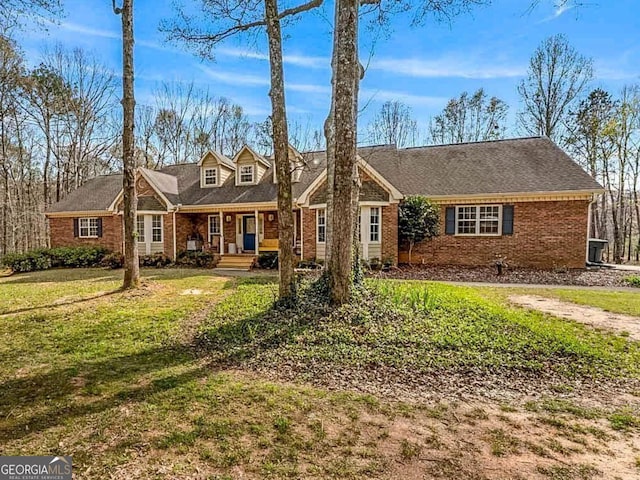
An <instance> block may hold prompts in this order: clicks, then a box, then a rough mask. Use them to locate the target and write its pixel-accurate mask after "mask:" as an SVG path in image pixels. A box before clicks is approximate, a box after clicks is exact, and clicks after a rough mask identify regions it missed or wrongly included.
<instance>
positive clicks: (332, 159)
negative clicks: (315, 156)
mask: <svg viewBox="0 0 640 480" xmlns="http://www.w3.org/2000/svg"><path fill="white" fill-rule="evenodd" d="M337 24H338V9H337V8H336V9H335V12H334V25H337ZM338 48H339V45H338V36H337V35H334V36H333V53H332V55H331V91H332V92H333V91H335V88H336V63H337V58H338ZM335 103H336V101H335V95H331V106H330V107H329V114H328V115H327V119H326V120H325V122H324V137H325V140H326V149H325V151H326V157H327V210H326V212H327V218H326V219H325V220H326V228H325V230H326V231H325V248H324V255H325V256H324V261H325V265H329V263H330V261H331V251H332V248H331V246H332V244H333V182H334V178H335V168H336V132H335Z"/></svg>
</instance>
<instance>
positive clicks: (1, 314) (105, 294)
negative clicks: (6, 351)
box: [0, 289, 122, 318]
mask: <svg viewBox="0 0 640 480" xmlns="http://www.w3.org/2000/svg"><path fill="white" fill-rule="evenodd" d="M116 293H122V290H121V289H117V290H111V291H110V292H102V293H99V294H97V295H92V296H90V297H84V298H78V299H76V300H69V301H66V302H55V303H52V304H50V305H37V306H35V307H24V308H17V309H15V310H0V318H2V317H7V316H9V315H17V314H19V313H25V312H32V311H34V310H42V309H51V308H56V307H64V306H69V305H77V304H80V303H84V302H88V301H91V300H97V299H99V298H104V297H109V296H111V295H115V294H116Z"/></svg>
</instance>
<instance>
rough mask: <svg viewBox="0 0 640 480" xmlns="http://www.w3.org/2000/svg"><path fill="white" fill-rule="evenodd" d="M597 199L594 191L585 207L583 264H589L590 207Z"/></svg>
mask: <svg viewBox="0 0 640 480" xmlns="http://www.w3.org/2000/svg"><path fill="white" fill-rule="evenodd" d="M596 201H597V195H596V194H595V193H594V194H592V195H591V201H590V202H589V206H588V208H587V246H586V252H585V265H589V236H590V235H591V209H592V207H593V204H594V203H595V202H596Z"/></svg>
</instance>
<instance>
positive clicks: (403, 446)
mask: <svg viewBox="0 0 640 480" xmlns="http://www.w3.org/2000/svg"><path fill="white" fill-rule="evenodd" d="M120 275H121V273H119V272H116V273H113V272H107V271H103V270H91V269H86V270H74V271H48V272H42V273H34V274H27V275H16V276H11V277H6V278H2V279H0V311H1V312H2V313H0V358H1V359H2V361H1V362H0V452H1V453H2V454H4V455H13V454H15V455H27V454H61V453H63V454H70V455H73V460H74V468H75V477H74V478H79V479H85V478H86V479H104V478H136V479H138V478H144V479H146V478H149V479H151V478H154V479H155V478H158V479H160V478H162V479H167V478H168V479H178V478H179V479H184V478H187V479H205V478H206V479H215V478H217V479H222V478H225V479H229V478H340V479H342V478H389V479H391V478H448V479H498V478H520V479H590V478H635V477H636V476H637V474H638V473H640V466H639V464H640V451H639V448H640V445H639V443H638V435H639V432H640V417H639V416H638V404H639V402H640V399H639V398H638V397H637V396H634V391H633V386H632V385H633V382H634V381H635V380H636V379H637V377H638V371H637V368H638V347H637V344H635V343H633V342H630V341H629V340H628V339H625V338H622V337H616V336H611V335H603V334H601V333H597V332H593V331H590V330H589V329H587V328H585V327H582V326H580V325H576V324H572V323H570V322H564V321H560V320H557V319H553V318H551V317H545V316H542V315H536V314H531V313H526V312H523V311H520V310H516V309H512V308H509V307H506V306H504V304H502V303H501V300H500V299H499V298H497V297H495V298H494V297H492V299H490V300H487V299H486V298H485V297H484V296H481V294H479V293H478V292H476V291H475V290H473V289H459V288H452V287H446V286H442V285H439V284H422V283H415V284H413V283H409V284H407V283H401V282H373V283H372V284H371V285H370V287H371V289H372V290H373V291H374V293H368V294H366V295H363V296H362V297H361V298H360V302H359V303H358V304H356V305H355V306H350V307H345V308H344V309H342V310H340V311H338V312H330V311H329V310H328V309H326V308H325V307H323V306H322V305H321V304H320V303H319V302H316V301H314V296H313V295H314V294H313V293H312V292H311V293H310V295H309V296H308V297H307V298H308V301H307V302H305V303H304V304H303V305H301V306H300V307H299V308H298V309H296V310H293V311H292V310H283V309H277V308H274V307H273V301H274V299H275V285H274V283H273V282H272V280H270V279H268V278H261V279H252V278H247V279H237V278H224V277H218V276H215V275H213V274H212V273H211V272H210V271H204V270H147V271H145V272H144V275H145V277H146V279H145V284H144V288H143V289H141V290H140V291H138V292H135V293H122V292H119V291H117V287H118V285H119V283H120ZM482 295H485V294H482ZM541 379H542V380H541ZM501 382H502V383H501ZM516 384H518V385H520V387H514V385H516ZM438 386H440V388H438ZM496 386H498V387H496ZM541 386H544V389H541V388H540V387H541ZM367 392H369V393H367ZM496 392H498V394H496ZM635 393H636V395H638V394H640V392H635Z"/></svg>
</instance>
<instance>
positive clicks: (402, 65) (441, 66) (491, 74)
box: [369, 57, 526, 79]
mask: <svg viewBox="0 0 640 480" xmlns="http://www.w3.org/2000/svg"><path fill="white" fill-rule="evenodd" d="M369 68H370V69H372V70H379V71H383V72H386V73H391V74H399V75H405V76H408V77H418V78H472V79H491V78H513V77H521V76H522V75H524V74H525V72H526V67H524V66H522V65H497V64H496V62H495V59H486V60H484V59H478V61H476V62H470V61H469V60H468V59H463V58H455V57H448V58H441V59H437V60H424V59H419V58H378V59H374V60H372V61H371V63H370V64H369Z"/></svg>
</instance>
